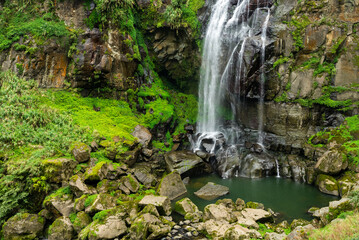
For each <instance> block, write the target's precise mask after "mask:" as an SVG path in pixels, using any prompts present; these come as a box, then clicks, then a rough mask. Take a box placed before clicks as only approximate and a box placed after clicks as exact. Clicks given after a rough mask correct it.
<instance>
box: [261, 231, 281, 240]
mask: <svg viewBox="0 0 359 240" xmlns="http://www.w3.org/2000/svg"><path fill="white" fill-rule="evenodd" d="M286 237H287V235H286V234H285V233H275V232H272V233H266V234H264V240H284V239H286Z"/></svg>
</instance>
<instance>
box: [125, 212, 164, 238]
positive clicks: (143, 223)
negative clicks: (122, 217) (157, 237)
mask: <svg viewBox="0 0 359 240" xmlns="http://www.w3.org/2000/svg"><path fill="white" fill-rule="evenodd" d="M159 224H161V221H160V220H159V219H158V218H157V217H156V216H154V215H152V214H150V213H145V214H142V215H140V216H138V217H137V218H136V219H135V220H134V221H133V223H132V224H131V228H130V229H129V236H130V239H148V232H149V228H150V226H151V225H159Z"/></svg>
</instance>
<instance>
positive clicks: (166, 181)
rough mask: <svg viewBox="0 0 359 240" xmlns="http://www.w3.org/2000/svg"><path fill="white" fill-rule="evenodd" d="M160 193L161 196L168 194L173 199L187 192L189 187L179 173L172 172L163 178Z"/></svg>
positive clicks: (159, 188)
mask: <svg viewBox="0 0 359 240" xmlns="http://www.w3.org/2000/svg"><path fill="white" fill-rule="evenodd" d="M158 193H159V194H160V195H161V196H167V197H168V198H169V199H170V200H173V199H175V198H178V197H180V196H182V195H184V194H186V193H187V189H186V186H185V185H184V184H183V182H182V179H181V176H180V175H179V173H177V172H172V173H170V174H168V175H166V176H165V177H163V178H162V180H161V182H160V185H159V187H158Z"/></svg>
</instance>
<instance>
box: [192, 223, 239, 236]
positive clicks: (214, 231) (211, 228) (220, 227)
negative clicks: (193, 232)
mask: <svg viewBox="0 0 359 240" xmlns="http://www.w3.org/2000/svg"><path fill="white" fill-rule="evenodd" d="M231 227H232V225H231V224H230V223H229V222H227V221H225V220H214V219H210V220H208V221H205V222H204V223H203V224H201V227H200V229H199V230H202V229H203V230H204V231H206V232H207V233H208V234H209V235H211V236H216V237H218V238H224V236H225V234H226V232H227V230H228V229H230V228H231Z"/></svg>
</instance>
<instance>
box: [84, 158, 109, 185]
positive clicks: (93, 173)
mask: <svg viewBox="0 0 359 240" xmlns="http://www.w3.org/2000/svg"><path fill="white" fill-rule="evenodd" d="M108 167H109V164H108V163H107V162H98V163H97V164H96V165H95V166H93V167H92V168H89V169H88V170H87V171H86V173H85V174H84V180H85V182H86V183H93V182H99V181H101V180H103V179H104V178H105V177H106V175H107V172H108Z"/></svg>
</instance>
